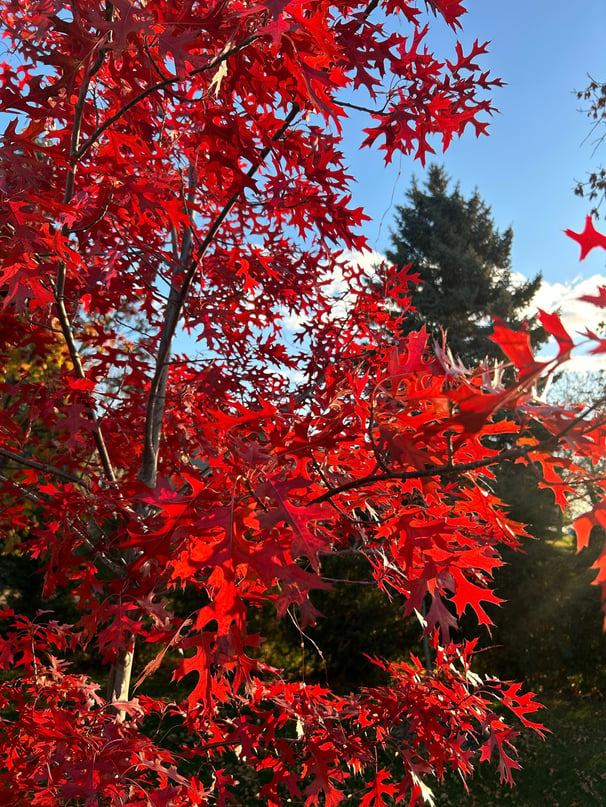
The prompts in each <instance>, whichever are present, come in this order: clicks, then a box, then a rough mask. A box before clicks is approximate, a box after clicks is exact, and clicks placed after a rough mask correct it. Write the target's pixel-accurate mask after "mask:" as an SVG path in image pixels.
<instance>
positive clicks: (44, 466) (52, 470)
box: [0, 447, 84, 485]
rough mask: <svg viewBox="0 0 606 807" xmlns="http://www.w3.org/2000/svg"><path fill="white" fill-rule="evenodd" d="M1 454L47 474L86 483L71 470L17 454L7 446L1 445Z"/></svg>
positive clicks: (78, 483) (68, 480) (81, 483)
mask: <svg viewBox="0 0 606 807" xmlns="http://www.w3.org/2000/svg"><path fill="white" fill-rule="evenodd" d="M0 456H2V457H6V458H7V459H9V460H13V462H17V463H19V465H24V466H25V467H27V468H35V469H36V470H37V471H42V472H43V473H45V474H49V475H51V476H57V477H59V478H60V479H65V480H66V481H67V482H73V483H74V484H76V485H83V484H84V481H83V480H82V479H80V477H79V476H76V475H75V474H71V473H70V472H69V471H64V470H62V469H61V468H57V466H56V465H51V464H50V463H48V462H39V461H38V460H33V459H31V457H24V456H23V455H22V454H15V452H14V451H9V450H8V449H7V448H2V447H0Z"/></svg>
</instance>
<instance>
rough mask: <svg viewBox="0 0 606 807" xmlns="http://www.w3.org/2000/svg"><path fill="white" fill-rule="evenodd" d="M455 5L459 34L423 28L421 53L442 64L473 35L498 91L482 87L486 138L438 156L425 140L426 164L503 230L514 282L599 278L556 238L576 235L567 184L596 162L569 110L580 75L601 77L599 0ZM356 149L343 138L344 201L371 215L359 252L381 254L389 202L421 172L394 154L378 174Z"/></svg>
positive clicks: (603, 12)
mask: <svg viewBox="0 0 606 807" xmlns="http://www.w3.org/2000/svg"><path fill="white" fill-rule="evenodd" d="M464 4H465V6H466V8H467V9H468V12H469V13H468V14H467V15H465V17H463V18H462V22H463V31H462V32H459V33H458V34H457V35H455V34H454V33H453V32H452V31H450V29H448V28H447V27H446V26H445V25H443V24H436V23H435V22H434V26H433V33H432V38H431V45H432V48H433V49H434V50H435V52H436V54H437V55H438V56H440V57H442V56H444V57H449V56H451V54H452V52H453V49H454V43H455V41H456V38H457V37H458V38H460V39H461V41H462V42H463V44H464V45H465V44H467V45H469V44H470V43H472V42H473V41H474V40H475V39H476V38H477V39H479V40H480V42H482V41H486V40H490V42H491V44H490V46H489V53H488V54H487V55H486V56H484V57H483V60H482V61H481V65H482V68H483V69H484V68H486V69H490V71H491V73H493V75H494V76H498V77H500V78H502V79H503V80H504V81H505V82H507V86H506V87H504V88H502V89H495V91H494V94H493V101H494V105H495V106H496V107H497V108H498V109H499V114H497V115H495V116H494V117H493V119H492V123H491V126H490V127H489V133H490V134H489V136H488V137H481V138H479V139H477V138H476V137H475V135H474V134H473V130H472V129H469V131H468V132H467V133H466V135H465V136H464V137H463V138H462V139H461V140H459V141H456V142H454V143H453V145H452V146H451V147H450V149H449V150H448V151H447V152H446V154H444V155H442V153H441V151H440V148H439V143H436V144H434V146H435V147H436V151H437V152H438V153H437V154H436V156H435V159H436V161H437V162H443V163H444V164H445V166H446V169H447V172H448V173H449V175H450V176H451V177H452V179H453V181H458V182H460V185H461V188H462V190H463V192H464V193H465V194H466V195H468V194H470V193H471V192H472V191H473V190H474V188H475V187H477V188H478V190H479V192H480V194H481V195H482V197H483V198H484V200H485V201H486V202H487V203H488V204H489V205H490V206H491V208H492V212H493V216H494V218H495V221H496V223H497V226H498V227H499V228H500V229H505V228H506V227H508V226H509V225H512V226H513V229H514V245H513V253H512V255H513V268H514V270H515V271H518V272H521V273H522V274H524V275H526V276H533V275H534V274H536V273H537V272H538V271H541V272H542V273H543V277H544V278H545V280H546V281H548V283H557V284H571V283H572V282H573V281H574V280H575V279H576V278H579V277H580V278H589V277H590V276H592V275H595V274H596V273H602V274H606V269H605V267H606V253H604V252H603V251H598V250H594V251H593V252H592V253H591V254H590V256H589V258H587V259H586V260H585V261H584V262H583V263H579V261H578V253H579V251H578V247H577V245H576V244H575V243H574V242H573V241H571V240H570V239H569V238H567V237H566V236H565V235H564V233H563V230H564V229H566V228H571V229H574V230H577V231H578V230H581V229H582V228H583V224H584V217H585V215H586V213H587V212H589V207H590V205H589V203H588V202H587V201H586V200H583V199H579V198H578V197H575V195H574V193H573V188H574V185H575V180H576V179H583V178H584V177H585V174H586V172H587V171H588V170H590V169H591V168H592V167H594V166H595V165H597V163H598V161H599V160H601V161H602V162H603V163H605V164H606V143H605V144H604V146H603V147H602V149H601V152H600V151H598V153H596V154H595V155H593V156H592V152H593V149H594V145H595V144H594V142H593V140H592V138H591V137H589V138H588V135H589V133H590V122H589V120H588V118H587V117H586V116H585V115H583V114H582V113H581V112H580V111H579V109H580V107H581V102H580V101H578V100H577V98H576V96H575V92H574V91H575V90H576V89H583V88H584V87H585V86H586V85H587V83H588V78H587V74H590V75H592V76H593V77H595V78H596V79H598V80H603V81H606V3H605V2H604V0H580V2H579V3H576V4H572V3H570V2H568V3H565V2H558V0H555V2H554V0H525V2H522V0H507V2H494V0H467V2H465V3H464ZM354 123H355V122H354V121H352V124H354ZM584 141H585V142H584ZM358 142H359V141H357V140H356V139H355V138H353V137H348V139H347V144H346V154H347V158H348V162H349V166H350V170H351V172H352V173H353V175H354V176H355V177H356V178H357V182H356V184H355V186H354V201H355V203H356V204H359V205H363V206H364V207H365V208H366V212H367V213H368V215H370V216H372V221H371V222H370V223H368V224H367V225H366V226H365V228H364V232H365V234H366V235H367V237H368V239H369V242H370V246H371V247H373V248H374V249H377V250H378V251H380V252H381V251H384V250H385V249H386V248H387V247H388V246H389V229H390V226H391V225H392V222H393V214H394V206H395V205H396V204H398V203H401V202H403V201H404V193H405V191H406V189H407V188H408V186H409V185H410V180H411V177H412V175H413V174H416V175H417V177H418V178H419V179H421V178H422V177H423V176H424V171H423V167H422V166H421V164H420V163H419V162H418V161H414V160H412V159H408V158H402V159H401V160H398V158H396V160H395V162H394V164H393V165H391V166H387V167H385V166H384V162H383V158H382V156H381V155H380V154H377V153H376V152H371V151H369V150H368V149H364V150H363V151H359V150H358V148H357V143H358ZM392 197H393V200H392ZM604 216H606V209H605V210H604ZM603 227H604V228H606V224H604V225H603Z"/></svg>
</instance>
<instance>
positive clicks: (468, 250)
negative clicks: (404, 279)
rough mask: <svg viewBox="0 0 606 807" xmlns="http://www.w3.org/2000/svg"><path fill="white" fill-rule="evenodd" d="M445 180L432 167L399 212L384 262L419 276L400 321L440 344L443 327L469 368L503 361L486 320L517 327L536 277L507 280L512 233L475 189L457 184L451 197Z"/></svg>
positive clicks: (536, 338)
mask: <svg viewBox="0 0 606 807" xmlns="http://www.w3.org/2000/svg"><path fill="white" fill-rule="evenodd" d="M449 182H450V180H449V177H448V176H447V175H446V173H445V171H444V169H443V168H442V167H440V166H438V165H431V166H430V167H429V172H428V177H427V180H426V182H425V185H424V186H423V187H422V188H421V187H419V185H418V184H417V181H416V180H413V183H412V186H411V188H410V189H409V190H408V192H407V194H406V198H407V204H406V205H402V206H398V207H397V214H396V222H395V223H396V227H395V230H394V231H393V232H392V234H391V239H392V244H393V249H392V250H390V251H388V252H387V257H388V258H389V260H390V261H391V262H392V263H394V264H396V265H397V266H399V267H402V266H406V265H408V264H411V271H412V272H414V273H417V274H418V275H419V276H420V278H421V283H420V285H419V286H418V287H417V288H416V290H414V291H413V294H412V304H413V306H414V308H415V309H416V313H412V314H410V315H408V316H407V317H406V319H405V327H406V329H407V330H409V331H412V330H417V329H418V328H420V327H421V326H422V325H423V324H425V325H426V326H427V328H428V329H429V331H430V332H431V333H432V334H433V336H434V337H435V338H436V339H438V340H440V341H441V328H443V329H445V330H446V331H447V333H448V344H449V346H450V348H451V350H452V352H453V354H455V355H458V356H460V357H461V358H462V359H463V361H465V362H466V363H468V364H474V363H477V362H480V361H482V360H483V359H484V358H485V357H486V356H489V357H490V358H499V359H501V358H502V354H501V353H500V351H499V349H498V348H497V347H496V345H494V344H493V343H492V342H491V341H490V340H489V338H488V337H489V335H490V333H491V331H492V325H491V319H492V317H494V316H498V317H500V318H501V319H503V320H505V321H506V322H507V323H508V324H510V325H517V324H519V323H520V321H521V320H522V319H523V314H524V310H525V308H526V307H527V306H528V305H529V303H530V302H531V301H532V299H533V297H534V295H535V293H536V291H537V289H538V288H539V286H540V283H541V276H540V275H537V276H536V277H535V278H534V279H533V280H529V281H527V282H525V283H521V284H515V283H514V282H513V277H512V267H511V244H512V239H513V231H512V230H511V228H508V229H507V230H505V232H504V233H500V232H499V231H498V230H497V229H496V227H495V223H494V221H493V219H492V218H491V215H490V208H489V207H488V206H487V205H486V203H485V202H484V201H483V200H482V198H481V197H480V195H479V193H478V192H477V191H475V192H474V193H473V194H472V196H470V197H469V198H468V199H466V198H465V197H464V196H463V195H462V194H461V191H460V189H459V187H458V185H457V186H456V187H455V189H454V191H449ZM531 334H532V338H533V342H534V344H535V345H536V344H540V342H541V341H542V340H543V339H544V332H543V330H542V329H541V328H538V327H534V328H533V329H532V331H531Z"/></svg>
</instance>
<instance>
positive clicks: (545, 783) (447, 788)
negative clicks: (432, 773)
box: [434, 697, 606, 807]
mask: <svg viewBox="0 0 606 807" xmlns="http://www.w3.org/2000/svg"><path fill="white" fill-rule="evenodd" d="M536 719H537V720H539V721H540V722H541V723H543V724H544V725H545V726H546V727H547V728H548V729H549V731H550V733H549V734H547V736H546V737H545V740H542V739H541V738H540V737H539V736H538V735H536V734H535V733H534V732H532V731H530V730H528V729H526V730H524V731H523V732H522V736H521V737H519V738H518V740H517V741H516V747H517V748H518V750H519V752H520V759H521V761H522V770H519V771H514V781H515V787H510V786H509V785H507V784H499V775H498V773H497V770H496V765H492V766H486V767H485V766H483V765H478V766H477V772H476V774H475V775H474V777H473V779H472V780H471V781H470V782H469V790H467V789H466V788H465V787H464V786H463V783H462V782H461V781H460V779H455V778H454V777H452V776H449V777H447V779H446V781H445V782H444V783H442V784H441V785H437V786H436V788H435V793H434V795H435V796H436V807H463V805H464V807H545V806H546V805H549V807H599V805H603V804H606V768H605V767H604V743H605V742H606V704H605V703H604V699H603V697H596V698H592V699H589V698H583V699H580V698H571V699H561V700H555V701H551V702H549V701H548V702H547V709H545V710H544V711H543V712H539V714H538V715H536Z"/></svg>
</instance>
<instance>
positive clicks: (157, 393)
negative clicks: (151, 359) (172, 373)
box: [139, 103, 300, 488]
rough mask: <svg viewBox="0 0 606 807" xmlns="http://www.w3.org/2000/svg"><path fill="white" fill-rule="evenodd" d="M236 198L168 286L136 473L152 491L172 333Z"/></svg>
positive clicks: (184, 254)
mask: <svg viewBox="0 0 606 807" xmlns="http://www.w3.org/2000/svg"><path fill="white" fill-rule="evenodd" d="M299 111H300V108H299V105H298V104H297V103H294V104H293V105H292V108H291V110H290V112H289V113H288V115H287V116H286V118H285V120H284V123H283V124H282V126H281V127H280V129H278V131H277V132H276V133H275V134H274V136H273V137H272V143H275V142H277V141H278V140H280V139H281V138H282V137H283V136H284V133H285V132H286V131H287V129H288V128H289V126H290V124H291V123H292V121H293V120H294V119H295V117H296V116H297V115H298V113H299ZM270 151H271V145H268V146H266V147H265V148H264V149H262V150H261V151H260V153H259V157H258V159H257V161H256V162H255V163H254V164H253V165H251V167H250V168H249V169H248V171H247V172H246V176H247V177H248V178H251V177H253V176H254V175H255V174H256V172H257V171H258V170H259V168H260V167H261V165H262V164H263V162H264V161H265V160H266V159H267V156H268V155H269V153H270ZM239 198H240V192H239V191H237V192H236V193H234V194H233V195H232V196H231V197H230V199H229V200H228V201H227V203H226V204H225V205H224V207H223V209H222V210H221V212H220V213H219V215H218V216H217V217H216V219H215V220H214V222H213V223H212V224H211V226H210V228H209V230H208V232H207V233H206V236H205V237H204V239H203V240H202V241H198V246H199V253H198V255H197V257H196V258H195V259H194V260H192V261H191V262H190V264H189V266H188V268H187V271H186V272H185V277H184V278H183V282H182V284H181V287H180V288H177V287H176V286H175V285H174V284H173V285H172V286H171V290H170V294H169V298H168V303H167V306H166V312H165V317H164V324H163V328H162V333H161V335H160V345H159V347H158V355H157V357H156V368H155V372H154V376H153V378H152V381H151V385H150V391H149V396H148V400H147V413H146V418H145V438H144V448H143V460H142V463H141V471H140V473H139V479H140V480H141V481H142V482H143V483H144V484H146V485H148V486H149V487H152V488H153V487H154V485H155V484H156V476H157V471H158V451H159V446H160V437H161V434H162V421H163V418H164V406H165V401H166V383H167V379H168V367H169V364H170V361H169V360H170V353H171V348H172V343H173V339H174V336H175V332H176V330H177V325H178V322H179V319H180V318H181V314H182V312H183V306H184V305H185V301H186V300H187V296H188V294H189V291H190V288H191V284H192V282H193V279H194V276H195V274H196V271H197V269H198V266H199V265H200V262H201V261H202V260H203V259H204V256H205V255H206V253H207V251H208V249H209V247H210V246H211V244H212V242H213V240H214V238H215V236H216V235H217V232H218V231H219V229H220V228H221V225H222V224H223V222H224V221H225V219H226V218H227V216H228V215H229V214H230V213H231V211H232V210H233V208H234V206H235V205H236V203H237V201H238V199H239ZM192 234H193V228H191V229H188V230H187V231H186V233H185V235H184V239H183V243H182V247H181V255H180V261H179V263H180V268H183V267H184V265H185V263H186V262H187V260H188V259H189V252H190V249H191V237H192ZM186 239H187V240H186Z"/></svg>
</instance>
